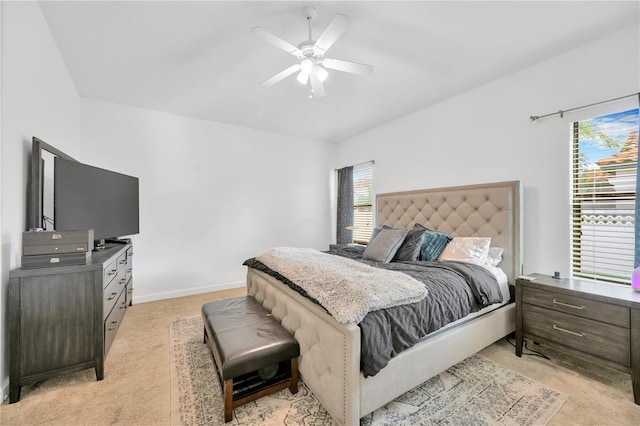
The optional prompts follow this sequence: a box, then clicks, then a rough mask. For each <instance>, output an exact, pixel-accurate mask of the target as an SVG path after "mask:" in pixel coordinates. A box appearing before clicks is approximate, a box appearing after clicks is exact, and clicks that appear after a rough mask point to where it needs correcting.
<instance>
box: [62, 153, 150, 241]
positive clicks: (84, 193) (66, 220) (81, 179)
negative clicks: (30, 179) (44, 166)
mask: <svg viewBox="0 0 640 426" xmlns="http://www.w3.org/2000/svg"><path fill="white" fill-rule="evenodd" d="M53 175H54V179H53V204H54V206H53V212H54V213H53V215H54V216H53V224H54V229H55V230H57V231H64V230H75V229H93V237H94V238H95V239H96V241H98V243H97V244H96V246H97V247H100V246H103V245H104V240H117V239H118V238H119V237H123V236H126V235H133V234H138V233H139V232H140V219H139V201H138V178H136V177H132V176H127V175H124V174H121V173H116V172H112V171H109V170H104V169H100V168H98V167H93V166H89V165H87V164H82V163H79V162H77V161H72V160H66V159H63V158H60V157H56V158H55V159H54V170H53Z"/></svg>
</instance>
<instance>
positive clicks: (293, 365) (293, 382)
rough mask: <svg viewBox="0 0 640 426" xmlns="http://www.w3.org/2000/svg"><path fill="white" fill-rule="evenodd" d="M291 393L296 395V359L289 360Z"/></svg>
mask: <svg viewBox="0 0 640 426" xmlns="http://www.w3.org/2000/svg"><path fill="white" fill-rule="evenodd" d="M289 390H290V391H291V393H298V358H291V385H290V386H289Z"/></svg>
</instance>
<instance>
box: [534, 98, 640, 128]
mask: <svg viewBox="0 0 640 426" xmlns="http://www.w3.org/2000/svg"><path fill="white" fill-rule="evenodd" d="M632 96H637V97H638V102H640V92H638V93H632V94H630V95H625V96H620V97H619V98H613V99H607V100H606V101H601V102H595V103H592V104H589V105H582V106H579V107H575V108H571V109H565V110H560V111H558V112H552V113H549V114H545V115H532V116H530V117H529V120H531V121H532V122H533V121H536V120H539V119H541V118H546V117H552V116H554V115H559V116H560V117H561V118H562V117H564V113H565V112H571V111H576V110H579V109H583V108H589V107H592V106H595V105H600V104H606V103H607V102H613V101H619V100H620V99H625V98H630V97H632Z"/></svg>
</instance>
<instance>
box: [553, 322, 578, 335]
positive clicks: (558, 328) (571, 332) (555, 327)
mask: <svg viewBox="0 0 640 426" xmlns="http://www.w3.org/2000/svg"><path fill="white" fill-rule="evenodd" d="M553 329H554V330H558V331H562V332H564V333H568V334H571V335H573V336H578V337H584V333H576V332H575V331H571V330H567V329H564V328H560V327H558V326H557V325H555V324H553Z"/></svg>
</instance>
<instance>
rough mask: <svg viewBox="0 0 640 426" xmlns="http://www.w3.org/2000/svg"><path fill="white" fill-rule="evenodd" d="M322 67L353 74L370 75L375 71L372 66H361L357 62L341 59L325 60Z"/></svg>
mask: <svg viewBox="0 0 640 426" xmlns="http://www.w3.org/2000/svg"><path fill="white" fill-rule="evenodd" d="M322 65H324V67H325V68H330V69H332V70H336V71H343V72H349V73H351V74H360V75H369V74H371V72H372V71H373V67H372V66H371V65H366V64H359V63H357V62H351V61H342V60H340V59H330V58H324V60H323V61H322Z"/></svg>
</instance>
